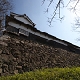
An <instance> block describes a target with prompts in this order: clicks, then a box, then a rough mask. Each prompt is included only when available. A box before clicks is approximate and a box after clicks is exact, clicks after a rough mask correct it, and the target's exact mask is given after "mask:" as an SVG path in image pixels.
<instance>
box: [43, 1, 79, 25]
mask: <svg viewBox="0 0 80 80" xmlns="http://www.w3.org/2000/svg"><path fill="white" fill-rule="evenodd" d="M46 1H49V4H48V6H47V9H46V12H48V11H49V7H50V6H51V5H55V2H56V5H55V9H54V10H53V13H52V17H51V18H48V22H49V25H51V23H52V21H53V19H55V17H56V15H58V16H59V17H58V19H59V20H60V21H61V20H62V19H63V18H64V17H63V16H62V17H61V9H62V8H65V7H66V8H67V7H68V6H69V9H70V10H71V11H73V12H74V13H75V14H76V15H77V6H79V4H80V0H69V1H68V3H67V4H64V2H65V1H66V0H42V4H44V3H45V2H46ZM79 7H80V6H79ZM79 7H78V8H79ZM77 16H78V15H77Z"/></svg>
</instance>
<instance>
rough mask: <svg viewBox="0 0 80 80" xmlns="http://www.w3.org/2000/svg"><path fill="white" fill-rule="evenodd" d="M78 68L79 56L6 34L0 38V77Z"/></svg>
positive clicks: (79, 64)
mask: <svg viewBox="0 0 80 80" xmlns="http://www.w3.org/2000/svg"><path fill="white" fill-rule="evenodd" d="M72 66H80V54H77V53H74V52H70V51H67V50H65V49H62V48H58V47H57V48H55V47H53V46H50V45H47V44H42V43H40V42H36V41H32V40H30V41H29V40H28V39H26V38H25V36H17V35H15V34H11V33H7V34H5V35H3V36H2V37H0V75H1V76H2V75H13V74H16V73H23V72H27V71H32V70H34V69H41V68H53V67H72Z"/></svg>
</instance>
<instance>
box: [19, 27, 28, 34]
mask: <svg viewBox="0 0 80 80" xmlns="http://www.w3.org/2000/svg"><path fill="white" fill-rule="evenodd" d="M19 33H20V34H23V35H26V36H29V32H28V31H25V30H24V29H21V28H19Z"/></svg>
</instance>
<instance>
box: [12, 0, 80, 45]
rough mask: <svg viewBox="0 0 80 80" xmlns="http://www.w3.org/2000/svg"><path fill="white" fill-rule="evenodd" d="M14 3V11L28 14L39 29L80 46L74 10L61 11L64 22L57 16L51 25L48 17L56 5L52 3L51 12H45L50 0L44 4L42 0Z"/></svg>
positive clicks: (14, 0)
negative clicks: (73, 26)
mask: <svg viewBox="0 0 80 80" xmlns="http://www.w3.org/2000/svg"><path fill="white" fill-rule="evenodd" d="M55 3H56V2H55ZM13 4H14V7H13V12H14V13H17V14H26V15H27V16H28V17H29V18H30V19H31V20H32V21H33V22H34V23H35V24H36V26H35V27H36V28H37V29H38V30H40V31H42V32H47V33H49V34H51V35H53V36H55V37H57V38H59V39H62V40H66V41H68V42H70V43H73V44H75V45H78V46H80V41H78V42H77V40H76V39H77V38H80V37H79V36H80V33H77V32H75V31H74V30H73V28H72V25H73V23H74V17H75V14H74V13H73V12H70V11H69V10H68V9H66V8H64V9H63V10H62V12H61V13H62V14H61V16H65V18H64V20H63V21H62V22H60V21H59V20H56V19H57V17H58V16H57V17H56V19H54V21H53V22H52V27H49V26H48V25H49V23H48V22H47V20H48V19H47V17H50V16H51V14H52V12H53V10H54V6H53V5H51V7H50V9H49V12H48V13H45V9H46V8H47V5H48V1H46V2H45V3H44V5H42V0H13Z"/></svg>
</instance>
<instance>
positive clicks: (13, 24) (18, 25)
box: [8, 22, 67, 46]
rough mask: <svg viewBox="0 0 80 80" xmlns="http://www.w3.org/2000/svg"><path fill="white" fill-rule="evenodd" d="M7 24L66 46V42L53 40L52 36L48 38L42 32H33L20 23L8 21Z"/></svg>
mask: <svg viewBox="0 0 80 80" xmlns="http://www.w3.org/2000/svg"><path fill="white" fill-rule="evenodd" d="M8 24H9V25H11V26H13V27H16V28H21V29H24V30H26V31H28V32H30V33H32V34H35V35H37V36H40V37H42V38H45V39H47V40H52V41H55V42H57V43H60V44H63V45H65V46H67V44H66V43H64V42H62V41H59V40H56V39H55V40H53V38H50V37H48V36H46V35H43V34H40V33H39V32H34V31H32V30H31V29H29V28H28V29H27V27H25V26H23V25H20V24H16V23H14V22H9V23H8Z"/></svg>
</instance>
